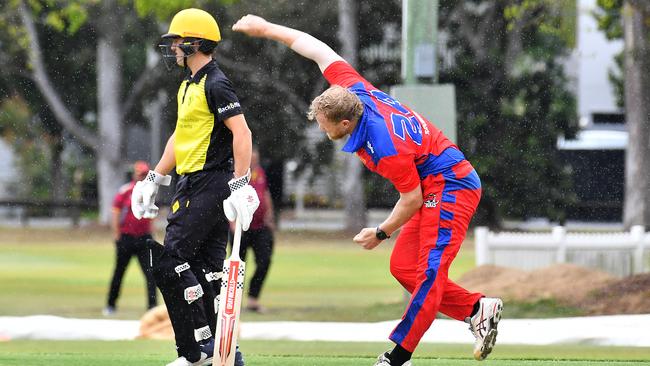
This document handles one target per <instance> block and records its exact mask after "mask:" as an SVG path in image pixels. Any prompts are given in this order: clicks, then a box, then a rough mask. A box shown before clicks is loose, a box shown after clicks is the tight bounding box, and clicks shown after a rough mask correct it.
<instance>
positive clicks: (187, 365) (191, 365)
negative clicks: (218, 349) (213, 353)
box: [167, 352, 212, 366]
mask: <svg viewBox="0 0 650 366" xmlns="http://www.w3.org/2000/svg"><path fill="white" fill-rule="evenodd" d="M210 364H212V358H210V360H208V355H207V354H205V352H201V358H199V360H198V361H196V362H190V361H188V360H187V358H185V357H184V356H181V357H179V358H177V359H175V360H174V361H172V362H170V363H168V364H167V366H206V365H210Z"/></svg>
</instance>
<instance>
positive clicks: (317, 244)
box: [0, 229, 650, 366]
mask: <svg viewBox="0 0 650 366" xmlns="http://www.w3.org/2000/svg"><path fill="white" fill-rule="evenodd" d="M160 237H161V236H160V235H158V238H160ZM385 244H387V245H382V246H380V247H379V248H377V249H375V250H372V251H365V250H361V249H360V248H358V247H357V246H355V245H354V244H352V243H351V240H350V238H349V237H345V236H341V235H336V234H309V235H307V234H287V233H284V234H281V235H280V236H279V238H278V240H277V247H276V253H275V256H274V262H273V265H272V268H271V272H270V274H269V278H268V282H267V284H266V286H265V288H264V293H263V296H262V299H263V301H264V304H265V305H267V306H268V307H269V308H270V310H271V312H270V313H269V314H265V315H258V314H251V313H244V314H243V315H242V320H243V321H244V322H245V321H251V320H252V321H264V320H312V321H313V320H321V321H378V320H387V319H396V318H398V317H399V316H401V313H402V310H403V307H404V303H403V301H404V298H403V291H402V290H401V288H400V287H399V286H398V285H397V283H396V282H395V280H394V279H393V278H392V277H391V276H390V273H389V271H388V260H389V256H390V250H391V245H392V242H391V241H389V242H387V243H385ZM113 251H114V248H113V243H112V242H111V240H110V235H109V233H108V231H101V230H19V229H0V293H1V294H2V296H0V315H3V316H6V315H18V316H19V315H34V314H52V315H60V316H66V317H82V318H98V317H100V316H101V315H100V314H101V309H102V307H103V306H104V302H105V298H106V291H107V289H108V282H109V280H110V275H111V271H112V267H113V261H114V253H113ZM248 263H249V271H250V272H248V273H249V276H248V278H250V273H252V271H253V268H254V265H253V260H252V258H249V261H248ZM473 266H474V253H473V251H472V250H471V246H467V247H465V248H463V249H461V252H460V254H459V256H458V258H457V260H456V261H455V262H454V264H453V266H452V268H451V277H452V278H458V277H459V276H460V275H461V274H462V273H464V272H466V271H468V270H470V269H472V268H473ZM118 306H119V313H118V316H117V317H118V318H121V319H138V318H139V317H140V316H141V315H142V313H143V312H144V307H145V292H144V284H143V279H142V274H141V273H140V272H139V268H138V265H137V263H136V261H135V260H134V261H132V262H131V266H130V267H129V270H128V271H127V275H126V277H125V279H124V281H123V287H122V296H121V298H120V300H119V302H118ZM509 314H517V315H518V316H522V315H531V314H532V315H534V316H540V314H541V315H542V316H544V315H546V316H553V315H558V314H565V312H564V310H563V309H558V307H557V306H556V305H555V304H553V303H544V304H532V305H531V304H525V305H523V306H517V305H516V304H510V303H509V304H508V307H507V308H506V316H509ZM389 346H390V344H389V342H388V341H387V342H386V343H333V342H290V341H243V342H242V348H243V350H244V352H245V356H246V359H247V363H248V364H249V365H283V366H293V365H295V366H306V365H313V366H321V365H322V366H325V365H372V364H373V362H374V359H375V357H376V356H377V354H379V353H380V352H382V351H384V350H386V349H387V348H388V347H389ZM416 355H417V358H416V359H415V365H417V366H423V365H431V366H433V365H442V366H460V365H486V366H489V365H513V366H514V365H535V366H537V365H540V366H545V365H575V366H582V365H642V364H643V365H645V364H648V365H650V362H648V360H650V350H648V349H643V348H628V347H596V346H547V347H526V346H503V345H498V346H497V348H496V349H495V351H494V353H493V354H492V355H491V357H490V359H489V360H488V361H485V362H482V363H480V364H478V363H476V361H474V360H472V359H471V358H470V357H471V346H470V345H433V344H422V345H421V346H420V347H419V348H418V350H417V353H416ZM174 357H175V352H174V349H173V342H171V341H143V340H138V341H124V342H108V341H104V342H102V341H22V340H17V341H9V342H0V366H14V365H16V366H17V365H21V366H29V365H44V364H47V365H50V366H57V365H65V366H77V365H100V366H101V365H161V364H165V363H167V362H169V361H170V360H172V359H173V358H174Z"/></svg>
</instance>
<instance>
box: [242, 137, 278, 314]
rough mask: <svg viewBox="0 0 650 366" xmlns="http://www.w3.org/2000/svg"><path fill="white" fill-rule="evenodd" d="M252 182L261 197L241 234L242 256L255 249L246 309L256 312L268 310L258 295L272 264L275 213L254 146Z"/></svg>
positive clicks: (244, 256)
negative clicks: (253, 267) (249, 224)
mask: <svg viewBox="0 0 650 366" xmlns="http://www.w3.org/2000/svg"><path fill="white" fill-rule="evenodd" d="M250 185H251V186H253V188H255V191H256V192H257V196H258V197H260V206H259V207H258V208H257V211H255V214H253V221H252V222H251V226H250V229H249V230H248V231H246V232H243V233H242V239H241V249H240V250H239V256H240V257H241V258H242V259H244V260H245V258H246V253H247V251H248V249H249V248H251V249H253V253H255V273H254V274H253V277H252V278H251V281H250V284H249V288H248V301H247V303H246V309H248V310H250V311H254V312H256V313H265V312H266V308H265V307H263V306H262V305H261V304H260V301H259V298H260V293H261V292H262V286H263V285H264V280H265V279H266V276H267V274H268V272H269V267H270V266H271V256H272V255H273V244H274V237H273V232H274V231H275V218H274V215H273V201H272V200H271V192H270V191H269V186H268V182H267V180H266V173H265V172H264V169H263V168H262V166H261V165H260V152H259V150H258V149H257V147H253V153H252V155H251V180H250Z"/></svg>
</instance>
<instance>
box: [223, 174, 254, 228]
mask: <svg viewBox="0 0 650 366" xmlns="http://www.w3.org/2000/svg"><path fill="white" fill-rule="evenodd" d="M249 178H250V170H249V172H248V174H246V175H244V176H243V177H239V178H233V179H231V180H230V181H229V182H228V187H230V197H228V198H226V199H225V200H224V201H223V212H224V213H225V214H226V218H228V220H229V221H235V219H237V217H239V219H240V222H241V228H242V230H244V231H246V230H248V227H249V226H250V224H251V221H253V214H254V213H255V210H257V207H258V206H259V205H260V199H259V198H258V197H257V192H255V189H254V188H253V187H252V186H251V185H250V184H248V181H249Z"/></svg>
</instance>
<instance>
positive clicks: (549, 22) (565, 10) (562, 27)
mask: <svg viewBox="0 0 650 366" xmlns="http://www.w3.org/2000/svg"><path fill="white" fill-rule="evenodd" d="M576 3H577V1H574V0H560V1H557V0H523V1H518V2H514V3H513V2H509V3H508V5H507V6H506V7H505V9H504V12H503V14H504V17H505V19H506V20H507V21H508V30H510V31H511V30H512V29H513V28H514V27H515V24H514V23H516V22H518V21H520V20H521V19H523V18H530V19H529V20H528V21H530V22H532V23H534V24H536V25H537V27H538V31H539V32H540V33H541V34H545V35H548V36H551V37H553V38H555V39H558V40H561V41H562V42H563V43H564V45H565V46H568V47H574V46H575V43H576V19H577V14H576Z"/></svg>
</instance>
